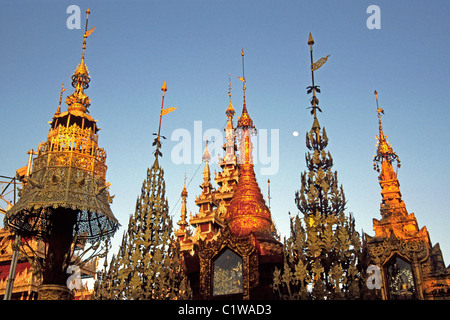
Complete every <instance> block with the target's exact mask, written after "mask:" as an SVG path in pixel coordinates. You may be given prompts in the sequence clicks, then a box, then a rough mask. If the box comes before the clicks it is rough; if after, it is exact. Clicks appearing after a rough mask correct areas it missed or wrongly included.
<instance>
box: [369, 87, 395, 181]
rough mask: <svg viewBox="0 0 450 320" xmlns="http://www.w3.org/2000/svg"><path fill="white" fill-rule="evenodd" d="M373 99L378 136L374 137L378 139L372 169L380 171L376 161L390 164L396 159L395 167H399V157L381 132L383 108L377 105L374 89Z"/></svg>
mask: <svg viewBox="0 0 450 320" xmlns="http://www.w3.org/2000/svg"><path fill="white" fill-rule="evenodd" d="M374 95H375V99H376V102H377V115H378V136H375V138H376V139H377V140H378V142H377V154H376V155H375V156H374V160H373V161H374V170H376V171H378V172H380V168H379V165H378V163H381V164H382V163H383V162H384V161H386V162H388V163H389V164H390V165H391V164H392V161H397V168H400V166H401V164H400V159H399V158H398V156H397V154H396V153H395V152H394V150H393V149H392V146H391V145H390V144H389V141H388V140H387V138H388V136H387V135H385V134H384V132H383V126H382V125H381V115H382V114H384V110H383V109H382V108H380V107H379V105H378V92H377V91H376V90H375V92H374Z"/></svg>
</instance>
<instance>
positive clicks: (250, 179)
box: [226, 51, 274, 240]
mask: <svg viewBox="0 0 450 320" xmlns="http://www.w3.org/2000/svg"><path fill="white" fill-rule="evenodd" d="M242 71H243V74H242V78H239V79H240V80H241V81H242V83H243V108H242V114H241V116H240V117H239V119H238V123H237V130H238V132H239V138H240V147H239V151H240V162H239V181H238V184H237V187H236V191H235V193H234V195H233V198H232V199H231V202H230V206H229V208H228V213H227V219H226V223H227V225H228V227H229V228H230V230H231V232H232V233H233V234H234V235H237V236H241V237H245V236H249V235H250V234H251V233H253V234H254V235H255V236H256V237H257V238H262V239H271V240H273V239H274V237H273V233H272V218H271V214H270V211H269V208H268V207H267V206H266V204H265V201H264V198H263V195H262V193H261V190H260V188H259V186H258V183H257V181H256V175H255V171H254V166H253V158H252V149H253V145H252V142H251V137H250V135H251V134H256V128H255V126H254V125H253V120H252V118H251V117H250V115H249V113H248V111H247V105H246V101H245V89H246V87H245V75H244V51H242Z"/></svg>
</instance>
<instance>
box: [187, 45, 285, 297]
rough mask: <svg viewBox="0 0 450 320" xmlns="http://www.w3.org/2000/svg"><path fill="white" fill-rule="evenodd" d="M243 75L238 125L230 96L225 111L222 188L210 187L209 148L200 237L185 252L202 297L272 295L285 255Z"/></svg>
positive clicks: (195, 221)
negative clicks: (263, 185)
mask: <svg viewBox="0 0 450 320" xmlns="http://www.w3.org/2000/svg"><path fill="white" fill-rule="evenodd" d="M242 62H244V52H243V51H242ZM239 79H240V80H241V81H242V82H243V93H244V99H243V109H242V113H241V116H240V117H239V119H238V122H237V126H236V129H235V128H234V126H233V116H234V114H235V110H234V108H233V106H232V104H231V100H230V104H229V106H228V108H227V110H226V115H227V125H226V129H225V133H226V135H225V140H226V141H225V144H224V150H225V155H224V156H223V158H221V159H219V166H220V168H221V172H220V173H218V174H217V173H216V174H215V178H216V182H217V183H218V185H219V186H218V188H217V189H216V190H213V191H211V190H212V187H211V184H210V169H209V159H210V156H209V152H208V149H207V148H206V150H205V155H204V156H203V160H204V161H205V167H204V171H203V184H202V185H201V188H202V194H201V195H200V196H199V197H198V198H196V204H197V205H199V206H200V212H199V214H198V215H196V216H194V217H191V219H190V224H191V225H193V226H196V234H197V236H196V235H194V236H193V237H191V239H192V241H193V249H192V250H191V251H187V250H186V251H185V252H184V258H185V263H186V267H187V273H188V275H189V280H190V283H191V286H192V289H193V295H194V298H197V299H272V298H273V297H274V296H273V290H272V288H271V284H272V275H273V271H274V270H275V266H280V265H281V263H282V259H283V257H282V250H283V247H282V244H281V243H280V242H278V240H276V237H275V230H274V229H275V228H274V225H273V222H272V217H271V213H270V210H269V208H268V207H267V205H266V204H265V201H264V198H263V196H262V194H261V190H260V188H259V186H258V183H257V181H256V175H255V171H254V167H253V159H252V149H253V145H252V141H251V134H254V133H256V129H255V126H254V125H253V120H252V119H251V117H250V115H249V113H248V110H247V105H246V101H245V90H246V88H245V77H244V76H243V77H240V78H239ZM229 95H231V94H230V91H229ZM236 132H237V134H236ZM236 136H237V137H238V138H239V155H238V156H237V155H236V151H237V148H236V143H235V137H236ZM214 207H215V208H214ZM182 218H183V212H182ZM182 220H183V219H182ZM180 223H182V222H181V221H180ZM202 227H206V229H204V230H202V229H201V228H202ZM199 228H200V229H199ZM211 231H212V232H211ZM199 235H201V236H199Z"/></svg>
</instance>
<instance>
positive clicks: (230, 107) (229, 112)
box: [225, 74, 235, 121]
mask: <svg viewBox="0 0 450 320" xmlns="http://www.w3.org/2000/svg"><path fill="white" fill-rule="evenodd" d="M228 97H229V99H230V102H229V104H228V109H227V111H225V114H226V115H227V118H228V120H229V121H230V119H233V117H234V114H235V111H234V108H233V105H232V104H231V74H228Z"/></svg>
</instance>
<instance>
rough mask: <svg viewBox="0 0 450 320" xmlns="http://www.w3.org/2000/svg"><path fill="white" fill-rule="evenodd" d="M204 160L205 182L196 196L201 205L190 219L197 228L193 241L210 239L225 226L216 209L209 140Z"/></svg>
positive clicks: (196, 201) (196, 200)
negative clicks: (199, 193)
mask: <svg viewBox="0 0 450 320" xmlns="http://www.w3.org/2000/svg"><path fill="white" fill-rule="evenodd" d="M203 161H204V163H205V166H204V169H203V183H202V184H201V185H200V188H201V189H202V193H201V195H199V196H198V197H196V198H195V204H196V205H197V206H198V207H199V213H198V214H197V215H195V216H193V217H191V218H190V219H189V222H190V224H191V225H192V226H194V227H195V228H196V229H195V234H194V236H193V241H197V240H198V239H202V240H205V239H207V240H210V239H212V238H213V237H215V236H216V235H217V234H218V233H219V232H220V230H221V229H222V228H223V227H224V224H223V221H222V219H221V218H219V216H218V215H217V212H216V211H215V208H216V203H215V200H214V196H213V193H214V188H213V186H212V185H211V170H210V168H209V162H210V161H211V155H210V154H209V150H208V141H206V148H205V152H204V154H203Z"/></svg>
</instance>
